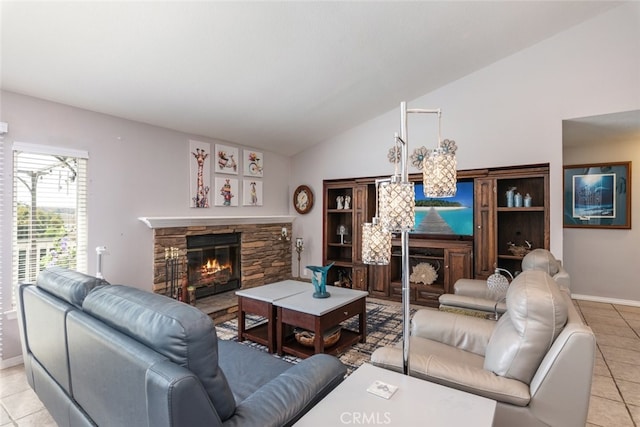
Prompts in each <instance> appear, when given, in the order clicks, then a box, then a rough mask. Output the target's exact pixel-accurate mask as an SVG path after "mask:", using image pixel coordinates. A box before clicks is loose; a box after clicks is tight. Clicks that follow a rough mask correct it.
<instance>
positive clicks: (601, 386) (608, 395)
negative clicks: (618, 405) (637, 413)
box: [591, 375, 622, 402]
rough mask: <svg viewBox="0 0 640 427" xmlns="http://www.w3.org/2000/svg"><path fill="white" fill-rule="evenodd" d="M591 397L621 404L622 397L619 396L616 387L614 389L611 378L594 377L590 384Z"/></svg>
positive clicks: (614, 384) (614, 385)
mask: <svg viewBox="0 0 640 427" xmlns="http://www.w3.org/2000/svg"><path fill="white" fill-rule="evenodd" d="M591 395H592V396H599V397H604V398H605V399H609V400H616V401H618V402H622V397H621V396H620V392H618V387H616V383H615V382H614V381H613V378H611V377H604V376H602V375H594V376H593V381H592V383H591Z"/></svg>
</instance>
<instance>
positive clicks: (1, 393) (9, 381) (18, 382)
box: [0, 369, 30, 398]
mask: <svg viewBox="0 0 640 427" xmlns="http://www.w3.org/2000/svg"><path fill="white" fill-rule="evenodd" d="M29 389H30V387H29V383H28V382H27V377H26V376H25V375H24V369H22V370H21V371H14V372H13V374H11V375H7V376H4V377H2V380H1V381H0V398H2V397H5V396H9V395H12V394H15V393H19V392H21V391H25V390H29Z"/></svg>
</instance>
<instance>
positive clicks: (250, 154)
mask: <svg viewBox="0 0 640 427" xmlns="http://www.w3.org/2000/svg"><path fill="white" fill-rule="evenodd" d="M242 164H243V166H244V175H245V176H255V177H262V170H263V168H264V166H263V165H264V159H263V157H262V153H259V152H257V151H255V150H244V151H243V155H242Z"/></svg>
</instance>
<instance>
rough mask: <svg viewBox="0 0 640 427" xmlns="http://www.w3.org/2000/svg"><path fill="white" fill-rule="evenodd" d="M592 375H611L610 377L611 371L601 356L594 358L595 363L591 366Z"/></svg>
mask: <svg viewBox="0 0 640 427" xmlns="http://www.w3.org/2000/svg"><path fill="white" fill-rule="evenodd" d="M593 374H594V375H601V376H604V377H611V375H612V374H611V371H610V370H609V367H608V366H607V364H606V363H605V361H604V359H603V358H602V356H600V357H596V363H595V365H594V366H593Z"/></svg>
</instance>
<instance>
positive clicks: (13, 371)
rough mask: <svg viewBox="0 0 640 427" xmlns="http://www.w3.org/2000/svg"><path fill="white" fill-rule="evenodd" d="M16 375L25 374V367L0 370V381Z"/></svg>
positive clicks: (19, 366)
mask: <svg viewBox="0 0 640 427" xmlns="http://www.w3.org/2000/svg"><path fill="white" fill-rule="evenodd" d="M16 373H21V374H24V365H17V366H12V367H10V368H5V369H0V379H3V378H4V377H8V376H9V375H15V374H16Z"/></svg>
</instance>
